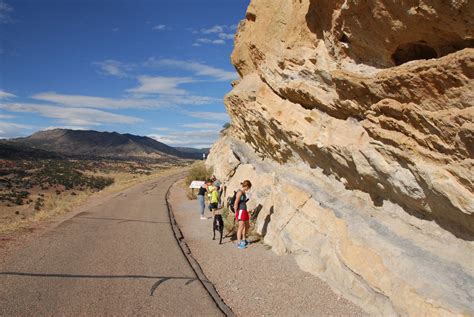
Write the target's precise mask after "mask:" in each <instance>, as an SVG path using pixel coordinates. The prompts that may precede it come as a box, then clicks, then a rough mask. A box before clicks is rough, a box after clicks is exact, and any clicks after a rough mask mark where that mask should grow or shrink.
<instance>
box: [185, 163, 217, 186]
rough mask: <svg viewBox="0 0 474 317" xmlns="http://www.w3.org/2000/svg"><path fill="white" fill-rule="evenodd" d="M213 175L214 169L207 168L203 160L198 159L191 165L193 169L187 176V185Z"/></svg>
mask: <svg viewBox="0 0 474 317" xmlns="http://www.w3.org/2000/svg"><path fill="white" fill-rule="evenodd" d="M211 176H212V169H207V168H206V165H204V162H203V161H197V162H195V163H193V165H191V169H190V170H189V172H188V176H187V177H186V185H189V184H191V182H192V181H198V180H199V181H205V180H206V179H207V178H209V177H211Z"/></svg>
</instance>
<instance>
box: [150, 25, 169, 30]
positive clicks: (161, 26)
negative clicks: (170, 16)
mask: <svg viewBox="0 0 474 317" xmlns="http://www.w3.org/2000/svg"><path fill="white" fill-rule="evenodd" d="M165 29H166V25H164V24H158V25H155V26H154V27H152V30H155V31H163V30H165Z"/></svg>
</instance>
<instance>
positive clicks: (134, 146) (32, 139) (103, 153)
mask: <svg viewBox="0 0 474 317" xmlns="http://www.w3.org/2000/svg"><path fill="white" fill-rule="evenodd" d="M4 143H6V144H9V145H16V146H17V147H18V146H23V147H27V148H33V149H39V150H43V151H49V152H55V153H59V154H62V155H65V156H69V157H101V158H115V159H161V158H172V157H178V158H185V159H202V157H203V154H207V153H208V152H209V149H194V148H183V147H180V148H174V147H171V146H168V145H166V144H164V143H161V142H158V141H156V140H154V139H152V138H149V137H145V136H137V135H132V134H120V133H117V132H98V131H92V130H69V129H53V130H46V131H39V132H36V133H34V134H33V135H31V136H29V137H25V138H15V139H9V140H7V141H6V142H4Z"/></svg>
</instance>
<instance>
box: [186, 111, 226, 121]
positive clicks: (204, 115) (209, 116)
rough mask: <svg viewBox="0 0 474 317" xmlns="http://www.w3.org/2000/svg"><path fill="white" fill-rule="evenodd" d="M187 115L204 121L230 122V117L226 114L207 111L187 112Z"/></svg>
mask: <svg viewBox="0 0 474 317" xmlns="http://www.w3.org/2000/svg"><path fill="white" fill-rule="evenodd" d="M185 114H186V115H188V116H190V117H193V118H199V119H203V120H212V121H228V120H229V115H228V114H227V113H226V112H205V111H187V112H185Z"/></svg>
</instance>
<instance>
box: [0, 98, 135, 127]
mask: <svg viewBox="0 0 474 317" xmlns="http://www.w3.org/2000/svg"><path fill="white" fill-rule="evenodd" d="M0 108H2V109H5V110H9V111H13V112H26V113H37V114H39V115H40V116H43V117H47V118H52V119H56V120H57V121H58V122H59V123H60V124H64V125H73V126H86V127H88V126H99V125H102V124H113V123H121V124H133V123H138V122H142V121H143V120H142V119H140V118H136V117H131V116H124V115H119V114H115V113H110V112H105V111H102V110H97V109H90V108H63V107H58V106H51V105H41V104H30V103H24V104H22V103H11V104H1V105H0Z"/></svg>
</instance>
